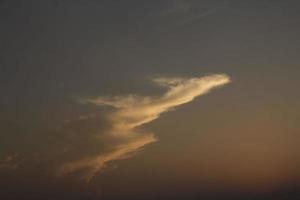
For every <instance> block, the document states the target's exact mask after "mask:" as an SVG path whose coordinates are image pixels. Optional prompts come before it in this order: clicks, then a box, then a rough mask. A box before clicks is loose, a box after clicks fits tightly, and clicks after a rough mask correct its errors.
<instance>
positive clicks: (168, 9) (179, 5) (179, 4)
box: [154, 0, 191, 16]
mask: <svg viewBox="0 0 300 200" xmlns="http://www.w3.org/2000/svg"><path fill="white" fill-rule="evenodd" d="M190 9H191V4H190V2H188V1H186V0H171V1H170V2H169V3H167V4H166V6H165V7H164V8H162V9H161V10H160V11H159V12H157V13H155V14H154V16H166V15H173V14H182V13H186V12H189V11H190Z"/></svg>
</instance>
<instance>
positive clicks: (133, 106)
mask: <svg viewBox="0 0 300 200" xmlns="http://www.w3.org/2000/svg"><path fill="white" fill-rule="evenodd" d="M153 81H154V82H155V83H156V84H158V85H159V86H162V87H166V88H167V91H166V92H165V93H164V94H163V95H161V96H155V97H148V96H147V97H144V96H138V95H128V96H116V97H98V98H92V99H85V100H84V101H85V102H87V103H92V104H95V105H97V106H112V107H114V108H115V109H114V110H113V111H112V112H111V113H110V114H109V116H107V117H108V119H109V122H110V123H111V124H110V125H111V126H110V128H109V130H107V132H106V133H105V135H106V136H107V137H109V138H111V139H113V140H118V141H121V142H119V143H118V144H117V145H116V144H114V145H112V146H111V148H109V149H108V150H107V151H106V152H104V153H103V152H102V153H100V154H99V155H96V156H94V157H89V158H84V159H80V160H76V161H73V162H69V163H65V164H64V165H63V166H61V167H60V168H59V169H58V174H59V175H65V174H71V173H76V172H81V173H82V178H83V179H85V180H87V181H89V180H91V179H92V178H93V177H94V175H95V174H97V173H98V172H100V171H101V170H102V169H103V168H105V167H106V166H107V164H108V163H110V162H112V161H115V160H120V159H125V158H128V157H130V156H132V155H134V154H135V153H136V152H138V151H139V150H141V149H142V148H143V147H144V146H145V145H147V144H150V143H153V142H155V141H156V140H157V139H156V137H155V136H154V135H153V134H152V133H148V132H144V131H142V130H140V128H139V127H140V126H142V125H144V124H146V123H149V122H151V121H153V120H155V119H157V118H158V117H159V116H160V115H161V114H162V113H164V112H167V111H169V110H170V109H173V108H175V107H176V106H179V105H182V104H185V103H188V102H191V101H193V100H194V99H195V98H196V97H198V96H200V95H203V94H206V93H208V92H209V91H210V90H211V89H213V88H216V87H219V86H222V85H225V84H227V83H229V82H230V78H229V77H228V76H227V75H225V74H217V75H210V76H205V77H199V78H189V79H186V78H166V77H162V78H156V79H154V80H153Z"/></svg>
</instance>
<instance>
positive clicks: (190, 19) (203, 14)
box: [178, 7, 218, 25]
mask: <svg viewBox="0 0 300 200" xmlns="http://www.w3.org/2000/svg"><path fill="white" fill-rule="evenodd" d="M217 9H218V7H215V8H212V9H210V10H207V11H206V12H202V13H200V14H195V15H193V16H190V17H187V18H186V19H183V20H181V21H179V22H178V24H181V25H184V24H186V23H189V22H192V21H195V20H199V19H202V18H204V17H207V16H209V15H212V14H214V13H216V12H217Z"/></svg>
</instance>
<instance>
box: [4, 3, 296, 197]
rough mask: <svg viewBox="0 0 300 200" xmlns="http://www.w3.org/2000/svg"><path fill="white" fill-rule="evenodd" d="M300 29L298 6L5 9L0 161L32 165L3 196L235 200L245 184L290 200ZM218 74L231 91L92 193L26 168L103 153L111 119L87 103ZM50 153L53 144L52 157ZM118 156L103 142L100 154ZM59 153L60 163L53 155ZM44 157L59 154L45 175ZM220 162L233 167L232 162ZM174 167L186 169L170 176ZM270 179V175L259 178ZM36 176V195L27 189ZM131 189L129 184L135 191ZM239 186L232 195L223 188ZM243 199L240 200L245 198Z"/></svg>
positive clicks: (188, 114) (157, 129) (164, 126)
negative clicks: (160, 81)
mask: <svg viewBox="0 0 300 200" xmlns="http://www.w3.org/2000/svg"><path fill="white" fill-rule="evenodd" d="M299 24H300V3H299V1H296V0H244V1H238V0H201V1H200V0H199V1H198V0H148V1H146V0H99V1H96V0H64V1H59V0H47V1H39V0H18V1H17V0H2V1H0V25H1V27H0V91H1V98H0V123H1V126H0V161H1V160H4V161H3V162H2V163H4V164H5V159H7V158H8V157H9V156H15V157H17V158H13V159H18V160H19V159H20V160H23V161H16V162H18V163H19V162H21V163H22V164H20V166H21V167H19V168H17V169H16V170H13V171H10V173H12V174H15V175H11V176H9V175H5V176H4V174H5V173H6V172H4V174H3V173H2V172H1V174H0V179H2V180H4V181H1V185H5V184H6V183H9V184H6V185H7V191H6V192H5V191H1V189H0V195H1V194H2V193H3V195H6V197H7V198H8V196H9V195H11V194H12V193H18V190H19V191H22V192H21V194H23V195H25V196H26V195H29V196H30V197H31V198H32V199H34V198H36V199H41V198H40V197H41V196H49V199H50V197H52V198H53V197H55V198H56V199H76V198H75V197H73V196H72V195H69V194H70V193H75V194H76V195H78V196H79V198H78V199H80V198H81V197H82V198H83V199H88V198H91V199H96V196H102V197H103V198H106V199H107V198H113V197H114V198H116V199H120V198H121V197H124V196H125V197H126V195H128V198H129V197H132V198H137V199H147V198H146V196H148V197H149V194H153V196H150V197H149V199H155V198H157V197H158V196H160V195H161V196H170V197H171V196H172V195H173V194H174V193H175V194H177V192H178V195H179V196H180V195H182V196H185V195H186V194H190V195H191V199H192V198H194V197H195V198H196V199H197V197H204V196H205V195H208V196H210V195H211V194H210V192H209V191H210V190H209V189H211V188H210V187H212V186H209V184H212V185H218V184H216V183H215V182H222V184H220V185H221V187H220V188H221V189H220V191H219V192H220V196H221V197H220V199H225V196H226V195H225V196H222V195H223V194H224V193H227V194H229V193H230V195H231V194H232V193H231V192H230V191H231V188H230V187H235V188H237V187H238V186H236V185H235V184H237V183H245V184H246V185H247V184H249V185H250V186H249V185H247V186H249V187H250V188H251V187H252V186H253V185H257V184H258V185H259V187H263V186H266V185H268V186H270V185H272V188H273V184H274V185H276V187H275V188H276V189H273V190H272V192H273V193H272V192H270V193H267V194H264V195H265V196H263V195H261V194H260V193H259V194H253V193H251V192H250V193H251V194H249V195H248V198H249V199H253V198H257V199H260V198H261V199H265V198H270V199H284V198H289V197H287V196H288V195H290V196H292V195H294V193H295V192H293V191H294V190H295V191H296V190H297V189H298V182H299V177H300V175H299V174H300V172H299V170H298V167H299V165H300V163H299V153H298V152H299V141H300V138H299V135H298V134H297V133H299V130H300V126H299V124H298V123H297V120H298V119H299V111H300V104H299V102H300V101H299V100H300V96H299V92H298V90H299V86H300V79H299V74H300V68H299V67H300V66H299V65H300V57H299V55H298V54H299V52H300V38H299V35H300V26H299ZM215 73H225V74H228V75H229V76H230V77H231V79H232V83H231V84H230V85H228V86H226V87H224V89H223V88H222V89H220V91H219V90H218V91H216V92H213V93H212V94H209V95H208V96H205V97H203V98H201V100H202V101H200V102H199V103H198V102H197V101H195V102H193V103H191V104H188V105H186V106H185V107H183V108H180V109H178V110H176V111H175V112H172V113H171V114H166V116H165V115H163V116H162V117H161V119H159V120H158V121H156V122H154V123H153V124H152V123H151V124H149V125H147V128H148V129H150V130H153V131H154V133H159V134H161V135H160V137H159V140H160V142H158V143H155V144H153V146H151V147H150V148H149V149H147V148H146V150H145V152H142V153H141V155H140V156H137V157H134V158H132V159H128V160H126V161H122V162H123V168H122V167H118V168H117V169H116V170H110V169H108V170H107V171H108V172H107V173H103V175H99V176H97V180H96V181H95V183H94V185H92V186H89V187H91V189H90V190H92V191H90V190H88V189H87V187H88V186H86V185H85V184H82V183H78V182H77V181H78V180H77V179H76V178H75V180H74V182H76V184H77V185H76V187H75V186H74V187H75V188H76V189H74V190H75V191H72V189H70V188H72V184H75V183H74V182H72V181H73V178H74V177H72V178H71V180H70V179H68V178H63V180H56V179H55V178H54V179H55V180H52V179H53V178H52V177H50V175H49V177H45V178H42V177H41V174H43V170H37V171H39V172H36V173H35V172H34V170H33V169H31V168H30V167H26V166H25V164H26V163H27V162H28V163H30V164H29V165H28V166H31V167H32V166H35V167H36V166H39V165H45V163H46V165H47V163H48V162H50V161H51V163H52V164H53V165H54V164H56V162H58V160H59V159H64V160H65V159H66V160H68V159H70V160H72V159H73V158H75V157H76V156H79V155H82V154H93V153H95V151H98V150H99V149H98V148H97V145H99V144H98V143H97V142H95V141H93V139H91V138H93V137H92V135H93V134H92V133H94V132H101V133H102V132H105V131H104V130H106V129H107V127H109V125H107V122H105V120H104V119H102V117H103V116H106V113H107V112H108V113H109V112H111V109H110V108H107V109H106V108H101V107H97V106H93V105H90V104H81V103H80V99H82V98H85V97H98V96H122V95H126V94H140V95H147V96H149V95H150V96H151V95H154V94H162V93H163V89H161V88H157V87H156V86H155V85H153V84H151V83H149V82H151V79H153V78H155V77H160V76H162V77H174V76H175V77H199V76H204V75H209V74H215ZM95 116H96V117H95ZM81 120H83V121H81ZM103 120H104V121H103ZM70 121H71V123H70V124H68V123H69V122H70ZM102 121H103V122H102ZM175 122H176V123H175ZM66 124H67V125H66ZM175 125H178V126H176V127H175ZM87 132H89V133H90V132H91V134H87ZM183 132H184V134H182V133H183ZM72 134H75V135H76V136H75V137H74V136H70V135H72ZM86 134H87V136H86ZM70 138H71V139H70ZM228 138H231V139H228ZM70 140H71V141H70ZM45 141H50V142H48V144H46V145H45ZM246 141H250V142H249V143H248V142H246ZM46 143H47V142H46ZM237 144H241V145H240V146H239V145H237ZM68 145H69V146H71V147H72V148H74V149H72V151H71V153H70V154H67V155H64V156H62V157H59V158H57V159H56V157H55V156H56V155H57V154H58V153H57V152H60V150H61V151H63V149H59V150H58V151H57V152H56V151H55V150H56V148H57V147H58V146H65V147H66V146H67V147H68ZM105 145H106V143H105V142H100V146H101V147H100V149H101V150H102V148H103V149H104V147H106V146H105ZM214 145H216V146H217V147H216V148H214ZM73 146H74V147H73ZM87 146H90V147H89V148H86V147H87ZM229 146H230V148H228V147H229ZM67 147H66V148H67ZM81 147H82V149H83V148H85V149H84V150H83V151H82V152H81V151H79V149H80V150H81ZM231 147H232V148H231ZM47 148H49V149H51V150H49V149H48V150H47ZM76 148H77V149H76ZM253 149H255V150H253ZM52 150H53V151H55V152H56V153H57V154H55V153H54V155H50V154H51V153H49V152H51V151H52ZM252 150H253V151H252ZM47 151H48V152H47ZM237 151H239V152H240V153H232V152H237ZM37 152H47V153H46V154H47V156H49V157H47V158H46V157H45V159H44V160H43V161H42V162H43V164H36V161H37V160H38V159H40V158H36V157H34V155H35V153H37ZM199 152H204V153H199ZM221 152H225V153H226V152H227V153H228V155H229V154H230V153H232V154H233V157H231V156H229V157H226V156H225V159H223V158H222V157H223V156H222V154H221ZM249 152H252V153H249ZM48 154H49V155H48ZM188 155H189V156H188ZM200 155H201V156H200ZM230 155H231V154H230ZM259 155H262V157H264V158H266V159H264V158H260V156H259ZM26 156H28V157H30V158H28V160H34V162H33V163H34V164H33V163H32V162H31V161H28V160H26V159H27V158H26ZM68 156H70V157H68ZM198 156H199V157H201V158H198ZM276 156H278V157H279V158H278V160H277V161H276ZM212 157H213V158H212ZM247 158H248V159H247ZM214 159H215V162H211V160H214ZM238 159H241V160H242V161H241V162H250V163H254V164H253V165H250V167H249V168H248V167H247V166H244V165H242V164H236V163H235V161H234V162H232V160H238ZM24 160H25V161H24ZM274 160H275V161H274ZM117 162H118V161H117ZM190 162H195V164H194V165H193V167H189V166H190V165H192V164H182V163H190ZM272 162H274V163H275V164H274V165H275V166H276V167H272V165H271V164H270V163H272ZM0 163H1V162H0ZM143 163H146V164H147V165H149V166H151V167H152V168H151V170H149V169H148V167H147V165H146V164H143ZM178 163H181V164H178ZM218 163H219V164H218ZM267 163H269V164H270V165H268V164H267ZM167 165H170V166H174V165H178V167H174V169H173V170H171V175H169V176H168V175H165V176H164V174H165V173H166V172H168V169H169V168H168V167H165V166H167ZM215 165H220V166H222V167H224V168H223V169H227V170H228V171H227V172H226V170H225V171H223V172H220V173H216V174H214V175H211V176H209V175H208V176H207V177H206V176H205V170H206V169H208V168H213V169H216V170H219V171H222V170H221V169H220V168H221V167H220V168H218V167H216V166H215ZM2 166H3V164H2ZM49 166H51V167H52V165H49ZM263 166H266V167H263ZM51 167H48V168H51ZM214 167H215V168H214ZM0 168H1V164H0ZM2 168H3V167H2ZM4 168H5V167H4ZM20 168H21V169H20ZM119 168H120V169H119ZM180 168H186V169H189V170H187V172H186V171H185V170H180ZM237 168H238V169H239V170H236V169H237ZM160 169H162V170H160ZM231 169H232V170H231ZM262 169H263V170H265V171H269V173H265V174H267V175H265V176H264V175H262V174H264V173H263V172H261V173H262V174H261V173H257V174H256V173H254V171H259V170H262ZM4 170H6V169H4ZM47 170H48V171H49V169H47ZM47 170H46V171H47ZM16 171H17V172H16ZM40 171H41V172H40ZM48 171H47V174H48ZM189 171H190V172H189ZM200 171H201V173H200ZM198 172H199V173H198ZM147 173H149V174H153V177H151V175H149V174H147ZM226 173H228V174H231V175H232V176H231V177H236V176H240V175H241V177H243V178H241V180H240V179H238V178H236V179H235V178H233V180H230V181H229V182H230V184H231V183H232V182H234V184H232V185H233V186H231V185H230V184H229V183H227V182H226V180H227V179H226V177H225V178H224V177H223V174H226ZM251 173H253V174H254V175H253V176H254V177H256V176H259V175H260V177H262V178H261V180H260V181H261V182H260V183H256V182H255V181H253V180H252V179H251V178H249V177H250V175H249V174H251ZM29 174H30V175H29ZM128 174H133V175H132V176H130V175H128ZM208 174H210V173H208ZM243 174H247V176H243ZM248 175H249V177H248ZM1 176H3V178H1ZM47 176H48V175H47ZM24 177H27V178H24ZM31 177H34V178H32V179H33V181H32V183H31V182H30V181H29V182H30V183H29V184H27V182H26V181H24V180H23V179H26V180H27V179H31ZM282 177H284V178H282ZM227 178H228V177H227ZM120 179H123V180H122V181H121V180H120ZM167 179H170V181H168V180H167ZM131 180H132V181H131ZM143 180H149V182H147V183H145V182H144V181H143ZM216 180H217V181H216ZM266 180H267V181H266ZM278 180H280V181H282V182H280V181H278ZM56 181H57V182H59V183H58V185H59V186H61V187H58V188H55V189H54V190H55V191H54V192H53V191H52V190H51V189H49V187H50V188H51V186H48V185H53V182H55V183H56ZM126 182H130V183H129V184H128V185H127V186H126V184H127V183H126ZM157 182H159V183H157ZM40 183H43V184H46V185H43V184H41V185H42V186H39V188H41V194H35V195H33V194H32V193H34V192H33V191H34V190H36V187H37V184H40ZM223 183H224V184H223ZM156 184H157V185H158V186H155V185H156ZM226 184H228V185H230V186H228V187H229V189H228V188H226V187H225V189H224V185H226ZM251 184H253V185H251ZM280 184H282V185H283V186H282V187H278V185H280ZM15 185H16V187H15V188H14V186H15ZM24 185H27V186H26V187H24ZM97 185H99V188H101V189H99V188H98V187H97ZM139 185H140V186H139ZM184 185H188V186H189V187H188V188H184V187H183V186H184ZM198 185H200V186H199V187H198ZM173 186H174V188H175V189H174V188H173V189H170V188H172V187H173ZM266 187H267V186H266ZM270 187H271V186H270ZM21 188H24V189H21ZM95 188H97V189H95ZM122 188H123V189H122ZM149 188H153V190H151V189H149ZM180 188H182V191H181V190H180ZM207 188H208V189H207ZM241 188H243V187H242V186H241ZM295 188H296V189H295ZM226 189H228V190H226ZM60 191H63V192H62V193H63V194H66V195H65V196H64V195H60V193H61V192H60ZM87 191H88V192H87ZM116 191H117V192H116ZM224 191H225V192H224ZM43 192H44V193H43ZM89 192H90V193H91V194H90V193H89ZM247 192H248V191H247ZM4 193H5V194H4ZM51 193H52V194H53V193H54V196H51ZM87 193H89V194H88V195H87ZM136 194H139V195H140V196H139V197H134V196H135V195H136ZM247 194H248V193H247ZM81 195H82V196H81ZM85 195H87V196H89V195H90V197H87V196H85ZM234 195H236V196H237V198H239V195H241V196H243V195H244V193H243V194H239V193H236V194H234ZM251 195H252V196H251ZM253 195H254V196H253ZM13 196H14V195H12V197H11V198H12V199H13V198H14V197H13ZM175 196H176V195H174V198H175ZM213 196H214V195H213ZM217 196H218V195H217ZM246 196H247V195H246ZM0 198H1V196H0ZM15 198H18V197H17V196H16V197H15ZM43 198H44V197H43ZM172 198H173V196H172ZM207 198H209V197H207ZM241 198H242V199H247V198H245V196H243V197H241ZM44 199H47V198H46V197H45V198H44ZM294 199H295V198H294Z"/></svg>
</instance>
